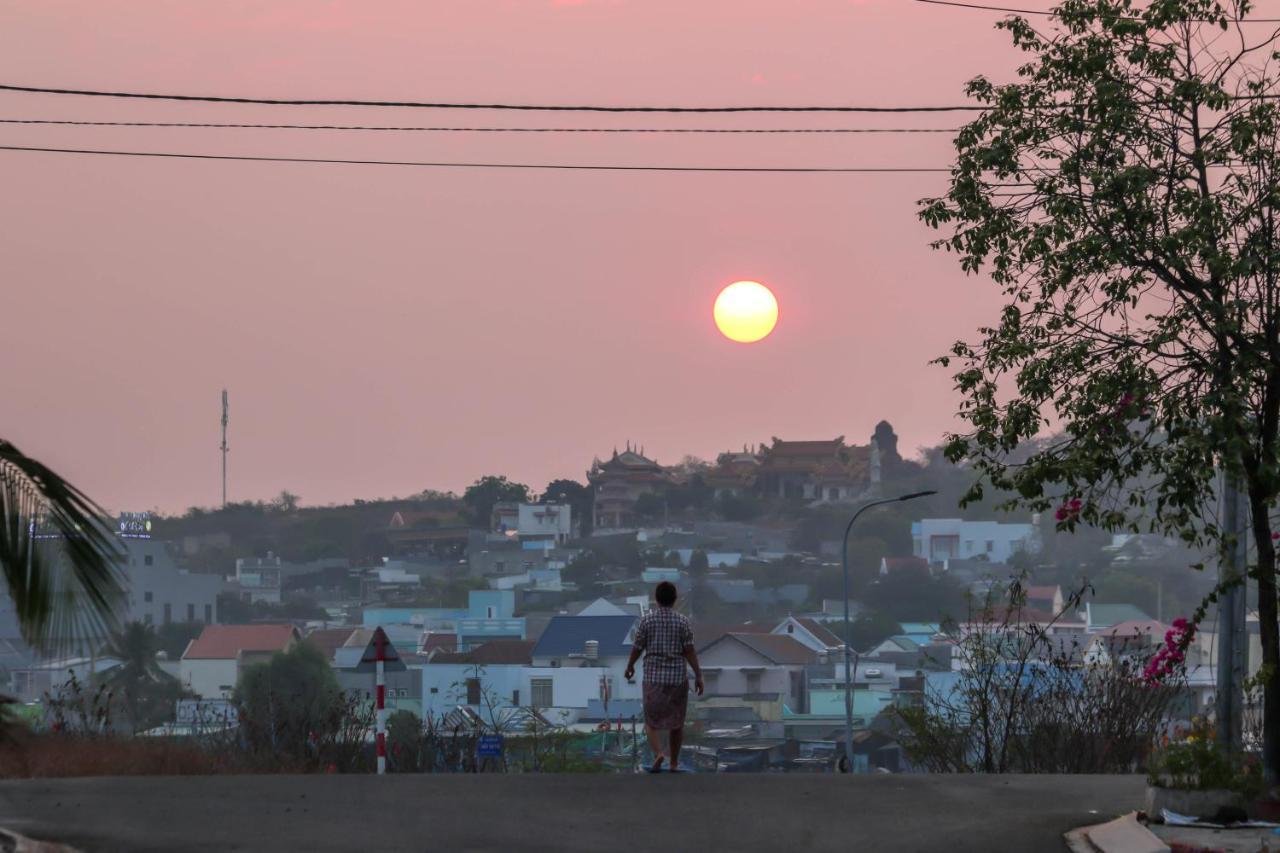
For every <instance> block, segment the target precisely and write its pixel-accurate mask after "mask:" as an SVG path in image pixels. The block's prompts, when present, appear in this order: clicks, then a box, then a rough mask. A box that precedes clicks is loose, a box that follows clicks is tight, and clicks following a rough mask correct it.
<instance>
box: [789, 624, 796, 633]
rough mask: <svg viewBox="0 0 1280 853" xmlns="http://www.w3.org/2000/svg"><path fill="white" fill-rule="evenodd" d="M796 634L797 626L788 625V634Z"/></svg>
mask: <svg viewBox="0 0 1280 853" xmlns="http://www.w3.org/2000/svg"><path fill="white" fill-rule="evenodd" d="M795 632H796V626H795V625H791V624H788V625H787V633H788V634H794V633H795Z"/></svg>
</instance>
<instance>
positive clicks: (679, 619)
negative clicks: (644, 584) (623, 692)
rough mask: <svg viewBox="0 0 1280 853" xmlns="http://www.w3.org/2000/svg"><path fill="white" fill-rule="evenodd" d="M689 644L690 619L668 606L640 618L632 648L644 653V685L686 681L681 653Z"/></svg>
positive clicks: (686, 673)
mask: <svg viewBox="0 0 1280 853" xmlns="http://www.w3.org/2000/svg"><path fill="white" fill-rule="evenodd" d="M692 645H693V628H692V627H690V626H689V620H688V619H686V618H685V617H683V616H681V615H680V614H679V613H677V612H675V611H674V610H672V609H671V608H670V607H655V608H653V609H652V610H650V611H649V612H648V613H646V614H645V615H644V616H642V617H640V625H639V627H637V628H636V638H635V642H634V644H633V646H634V648H637V649H642V650H643V651H644V683H645V684H683V683H685V682H687V681H688V680H689V673H688V671H687V670H686V668H685V667H686V664H685V660H684V650H685V649H686V648H688V647H689V646H692Z"/></svg>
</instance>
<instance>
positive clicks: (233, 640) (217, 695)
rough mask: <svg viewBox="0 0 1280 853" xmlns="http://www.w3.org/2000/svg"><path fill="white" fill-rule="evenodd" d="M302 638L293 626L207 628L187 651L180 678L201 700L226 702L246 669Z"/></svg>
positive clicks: (209, 626)
mask: <svg viewBox="0 0 1280 853" xmlns="http://www.w3.org/2000/svg"><path fill="white" fill-rule="evenodd" d="M301 639H302V636H301V634H299V632H298V629H297V628H295V627H293V626H292V625H206V626H205V629H204V630H203V631H201V632H200V636H199V637H196V638H195V639H194V640H192V641H191V643H190V644H189V645H188V646H187V650H186V651H185V652H183V654H182V662H181V664H180V666H179V670H178V672H179V675H178V677H179V679H180V680H181V681H182V684H183V685H184V686H185V687H187V688H188V689H189V690H191V691H192V692H193V693H195V694H196V696H198V697H199V698H201V699H226V698H228V697H229V696H230V695H231V692H232V691H233V690H234V689H235V686H236V682H237V681H239V680H240V673H241V672H242V671H243V669H244V668H245V667H246V666H249V665H251V664H254V663H260V662H262V661H266V660H269V659H270V658H271V656H272V655H273V654H275V653H276V652H283V651H287V650H288V649H290V648H291V647H292V646H293V644H294V643H296V642H299V641H300V640H301Z"/></svg>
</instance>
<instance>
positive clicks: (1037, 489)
mask: <svg viewBox="0 0 1280 853" xmlns="http://www.w3.org/2000/svg"><path fill="white" fill-rule="evenodd" d="M1253 5H1254V4H1252V3H1250V2H1244V3H1239V4H1236V3H1229V4H1228V3H1223V2H1219V0H1162V2H1155V3H1145V4H1140V3H1138V2H1135V0H1064V2H1063V3H1062V4H1061V5H1060V6H1059V8H1058V10H1057V20H1058V24H1059V25H1057V26H1053V27H1047V28H1039V27H1037V26H1034V25H1033V24H1032V23H1030V22H1028V21H1027V20H1026V19H1023V18H1017V17H1015V18H1010V19H1007V20H1005V21H1003V22H1001V23H1000V24H998V26H999V27H1000V28H1001V29H1004V30H1006V31H1007V32H1008V33H1009V35H1010V36H1011V38H1012V41H1013V44H1014V46H1015V47H1016V48H1017V50H1019V51H1020V52H1022V53H1023V54H1025V58H1026V61H1025V63H1024V64H1023V65H1022V66H1021V67H1020V68H1019V69H1018V72H1017V78H1016V80H1015V81H1013V82H1010V83H1005V84H996V83H992V82H991V81H990V80H988V79H986V78H984V77H978V78H976V79H974V80H973V81H971V82H970V83H969V85H968V87H967V92H968V94H969V96H970V97H971V98H973V99H974V100H975V101H976V102H977V103H979V104H980V105H982V106H984V107H986V109H985V110H984V111H983V112H982V113H981V114H980V115H979V116H978V117H977V118H975V119H974V120H973V121H971V122H970V123H969V124H967V125H966V126H965V127H964V128H962V129H961V131H960V132H959V134H958V135H957V136H956V138H955V145H956V154H957V156H956V161H955V164H954V166H953V169H952V173H951V178H950V186H949V188H948V190H947V192H946V193H945V194H944V195H942V196H940V197H937V198H932V199H926V200H924V201H923V202H921V207H920V211H919V213H920V217H921V219H922V220H923V221H924V222H925V223H926V224H928V225H929V226H931V227H933V228H936V229H939V230H941V231H942V232H943V235H942V237H941V239H939V240H938V241H936V242H935V243H934V246H935V247H936V248H939V249H943V250H946V251H949V252H953V253H955V254H956V255H957V257H958V259H959V262H960V265H961V267H962V268H963V269H964V270H965V271H966V272H971V273H977V272H979V271H982V272H985V273H986V274H987V275H989V276H990V277H991V279H992V280H993V281H994V282H995V283H996V284H997V285H998V286H999V287H1000V288H1001V289H1002V290H1003V292H1004V295H1005V300H1006V304H1005V306H1004V308H1003V310H1002V311H1001V312H1000V315H999V316H998V317H997V318H995V319H994V320H993V322H992V323H991V324H990V325H989V326H987V327H986V328H983V329H981V330H980V332H979V334H978V337H977V339H976V340H972V341H965V340H962V341H958V342H956V343H955V344H954V345H953V346H952V348H951V351H950V353H948V354H947V355H945V356H943V357H942V358H940V359H938V363H940V364H941V365H943V366H944V367H950V368H951V369H952V370H953V371H954V372H953V374H952V375H953V378H954V380H955V387H956V389H957V390H958V391H959V392H960V393H961V395H962V398H963V401H962V403H961V407H960V412H959V415H960V417H961V419H962V420H963V421H965V422H966V428H965V431H964V432H962V433H960V434H957V435H954V436H951V437H950V440H949V442H948V445H947V449H946V453H947V456H948V458H949V459H951V460H952V461H955V462H960V461H964V462H966V463H967V464H970V465H972V466H973V468H974V469H975V470H977V471H978V472H980V473H981V474H983V475H984V478H985V482H984V481H978V482H976V483H975V484H974V486H973V487H972V488H971V489H970V491H969V492H968V493H967V495H966V497H967V498H968V499H971V500H972V499H978V498H982V497H983V496H984V493H985V490H986V489H987V488H994V489H997V490H1001V491H1004V492H1007V493H1010V494H1011V495H1013V496H1014V497H1013V498H1012V499H1011V500H1012V502H1013V503H1016V504H1017V505H1019V506H1022V507H1024V508H1030V509H1034V510H1037V511H1041V512H1045V511H1054V514H1055V519H1056V521H1057V522H1058V523H1059V526H1060V527H1061V528H1063V529H1065V530H1073V529H1075V528H1076V527H1077V526H1078V525H1081V524H1089V525H1093V526H1095V527H1098V528H1101V529H1104V530H1132V531H1135V532H1136V531H1139V530H1152V531H1155V532H1161V533H1164V534H1166V535H1169V536H1173V537H1176V538H1179V539H1180V540H1182V541H1184V542H1186V543H1187V544H1189V545H1191V546H1195V547H1203V548H1206V549H1211V550H1216V551H1218V552H1220V553H1224V554H1225V553H1226V552H1227V551H1228V549H1230V548H1232V547H1233V545H1234V540H1235V538H1236V534H1235V533H1234V532H1233V531H1228V530H1224V529H1223V527H1221V526H1220V525H1219V523H1218V516H1217V513H1216V511H1215V510H1216V503H1217V498H1218V475H1219V473H1220V472H1225V473H1226V474H1228V475H1230V476H1233V477H1235V478H1238V480H1239V481H1240V482H1241V484H1242V486H1243V488H1242V491H1243V492H1244V493H1245V494H1246V495H1247V498H1248V503H1249V505H1250V508H1251V510H1252V516H1253V520H1254V523H1253V525H1252V529H1251V533H1252V537H1253V540H1254V541H1253V545H1254V551H1255V554H1256V557H1257V564H1256V567H1255V568H1254V569H1253V570H1252V573H1251V574H1252V575H1253V577H1255V578H1256V580H1257V582H1258V587H1259V618H1260V623H1261V640H1262V646H1263V657H1264V660H1266V661H1268V662H1271V663H1273V664H1274V663H1280V628H1278V626H1277V605H1276V599H1277V596H1276V579H1275V571H1276V556H1275V545H1274V543H1273V542H1272V540H1271V528H1272V521H1271V519H1270V516H1269V510H1270V508H1271V507H1273V506H1274V505H1275V503H1276V502H1277V499H1278V498H1280V453H1278V452H1277V449H1278V448H1280V348H1277V345H1276V340H1277V335H1278V332H1280V310H1277V305H1280V276H1278V275H1277V271H1278V270H1280V241H1277V240H1276V239H1275V209H1276V206H1277V201H1278V199H1277V191H1276V187H1277V185H1280V103H1277V99H1276V95H1277V90H1280V80H1277V76H1276V70H1275V67H1274V64H1272V63H1273V59H1274V54H1275V51H1274V45H1273V44H1272V43H1271V42H1272V39H1273V37H1272V36H1269V35H1266V34H1260V35H1252V34H1250V33H1248V32H1246V31H1247V30H1248V29H1249V28H1247V27H1246V28H1242V29H1241V32H1240V33H1239V37H1238V38H1237V37H1235V36H1232V37H1223V35H1222V32H1221V31H1222V30H1226V29H1228V26H1229V21H1231V20H1233V19H1235V18H1236V17H1238V16H1242V17H1246V18H1247V17H1248V15H1249V12H1250V9H1251V7H1252V6H1253ZM1048 424H1054V425H1056V426H1058V427H1059V429H1060V435H1059V436H1058V437H1056V438H1054V439H1052V440H1048V441H1044V442H1042V444H1041V446H1040V447H1039V448H1038V449H1036V451H1035V452H1034V453H1032V454H1031V455H1030V456H1029V457H1028V458H1026V459H1023V460H1020V461H1019V462H1018V463H1017V464H1012V463H1011V461H1010V459H1009V454H1010V451H1011V450H1013V449H1014V448H1016V447H1018V446H1019V445H1020V444H1022V443H1023V442H1025V441H1027V440H1029V439H1033V438H1035V437H1036V436H1037V435H1038V434H1039V433H1040V432H1041V431H1042V430H1043V429H1044V428H1045V427H1046V426H1047V425H1048ZM1266 694H1267V695H1266V702H1265V707H1266V712H1265V713H1266V724H1265V728H1266V736H1265V737H1264V747H1263V750H1264V754H1265V755H1266V763H1267V767H1268V772H1269V774H1271V775H1273V776H1274V775H1276V774H1277V773H1280V682H1277V681H1276V680H1275V679H1272V681H1271V682H1270V683H1269V684H1268V685H1267V687H1266Z"/></svg>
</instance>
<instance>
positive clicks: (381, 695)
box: [373, 631, 387, 776]
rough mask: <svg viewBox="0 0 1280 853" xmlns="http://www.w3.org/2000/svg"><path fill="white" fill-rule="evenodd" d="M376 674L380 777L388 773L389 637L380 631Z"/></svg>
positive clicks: (376, 645) (376, 636) (375, 658)
mask: <svg viewBox="0 0 1280 853" xmlns="http://www.w3.org/2000/svg"><path fill="white" fill-rule="evenodd" d="M373 642H374V649H375V650H376V655H375V657H374V666H375V670H374V671H375V672H376V673H377V674H376V675H375V676H374V684H375V685H376V686H377V690H378V705H377V709H378V710H377V724H376V725H377V729H376V731H377V735H376V737H377V741H378V775H379V776H385V775H386V773H387V699H386V696H387V664H386V661H387V635H386V634H384V633H382V632H381V631H378V632H377V633H376V634H375V635H374V640H373Z"/></svg>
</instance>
